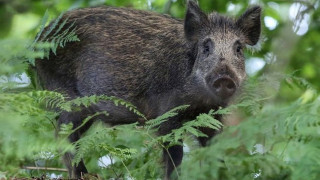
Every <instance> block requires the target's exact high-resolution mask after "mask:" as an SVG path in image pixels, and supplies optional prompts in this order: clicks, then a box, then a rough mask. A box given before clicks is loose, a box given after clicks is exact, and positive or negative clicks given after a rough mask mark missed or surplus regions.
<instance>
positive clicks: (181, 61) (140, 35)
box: [36, 1, 261, 178]
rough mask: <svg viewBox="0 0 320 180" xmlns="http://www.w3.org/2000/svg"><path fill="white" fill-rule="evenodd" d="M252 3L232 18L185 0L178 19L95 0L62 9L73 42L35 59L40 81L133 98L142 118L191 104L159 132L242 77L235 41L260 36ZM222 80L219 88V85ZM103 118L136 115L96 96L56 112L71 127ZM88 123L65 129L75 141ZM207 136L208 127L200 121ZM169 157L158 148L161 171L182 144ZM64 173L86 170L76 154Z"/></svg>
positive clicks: (221, 100)
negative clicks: (73, 30) (98, 3)
mask: <svg viewBox="0 0 320 180" xmlns="http://www.w3.org/2000/svg"><path fill="white" fill-rule="evenodd" d="M260 11H261V9H260V7H257V6H256V7H252V8H250V9H249V10H248V11H246V12H245V13H244V14H243V15H242V16H241V17H240V18H239V19H238V20H234V19H231V18H227V17H224V16H221V15H219V14H217V13H212V14H210V15H206V14H205V13H203V12H202V11H201V10H200V8H199V7H198V6H197V4H196V3H194V2H193V1H189V2H188V9H187V13H186V18H185V20H184V21H181V20H177V19H174V18H170V17H169V16H166V15H160V14H157V13H154V12H148V11H141V10H134V9H128V8H114V7H96V8H84V9H78V10H73V11H70V12H67V13H66V14H65V15H64V16H63V19H66V18H68V23H69V24H71V23H75V27H76V28H77V35H78V38H79V39H80V41H79V42H72V43H68V44H67V46H66V47H65V48H59V49H58V50H57V55H54V54H52V53H51V54H50V59H49V60H37V61H36V70H37V73H38V75H39V78H40V80H41V82H42V83H43V86H44V88H46V89H49V90H54V91H59V92H64V93H66V94H67V95H68V96H69V97H70V98H76V97H82V96H88V95H94V94H96V95H101V94H103V95H108V96H116V97H119V98H122V99H125V100H127V101H129V102H131V103H133V104H134V105H135V106H136V107H137V108H138V110H139V111H140V112H142V113H144V114H145V115H146V117H147V118H148V119H151V118H155V117H157V116H159V115H162V114H163V113H165V112H166V111H168V110H170V109H172V108H174V107H176V106H179V105H183V104H189V105H191V106H190V107H189V109H188V111H187V112H184V113H181V114H179V115H178V116H177V117H174V118H172V119H170V120H169V121H167V122H165V123H163V124H162V125H161V126H160V129H159V134H166V133H169V132H170V131H171V130H172V129H176V128H179V127H181V125H182V122H184V121H187V120H192V119H194V118H195V117H196V116H197V115H198V114H199V113H206V112H208V111H209V110H210V109H216V108H217V107H219V106H226V105H227V103H228V101H229V99H230V97H231V96H232V95H233V94H234V91H235V90H236V89H238V88H239V87H240V86H241V83H242V81H243V80H244V79H245V68H244V56H243V52H242V49H243V47H244V46H245V45H246V44H248V45H254V44H256V43H257V41H258V39H259V36H260ZM221 88H222V90H221ZM102 110H107V111H108V112H109V113H110V116H108V117H103V116H101V117H99V119H102V120H103V121H105V122H106V123H109V124H111V125H115V124H123V123H133V122H137V121H138V118H139V117H138V116H137V115H135V114H133V113H132V112H130V111H128V110H127V109H125V108H122V107H116V106H114V105H113V104H112V103H107V102H101V103H98V104H96V105H93V106H92V107H90V108H86V109H83V110H82V111H79V112H72V113H67V112H63V113H62V114H61V115H60V117H59V123H60V124H61V123H69V122H72V123H73V125H74V128H75V127H77V126H79V125H80V124H81V121H82V120H83V119H84V118H85V117H87V116H88V115H90V114H93V113H94V112H97V111H102ZM89 126H90V125H89V124H88V125H87V126H85V127H84V128H82V129H80V130H79V131H77V132H75V133H74V134H72V135H71V137H70V140H71V141H76V140H78V139H79V138H80V136H81V134H82V133H83V132H84V131H86V130H87V129H88V128H89ZM202 131H203V132H204V133H206V134H207V135H208V136H209V137H208V138H200V139H199V141H200V143H201V144H202V145H206V142H207V140H208V139H210V138H211V137H212V136H213V135H214V134H215V133H216V132H215V131H214V130H211V129H205V128H203V129H202ZM169 153H170V155H171V156H172V159H173V161H174V162H171V160H170V159H169V158H168V156H169V155H168V154H167V153H166V152H164V161H165V165H166V173H165V174H166V178H169V176H170V174H171V172H172V171H173V169H174V165H173V163H174V164H175V166H178V165H179V164H180V163H181V160H182V156H183V152H182V146H173V147H171V148H169ZM71 159H72V154H70V153H67V154H66V156H65V160H66V164H67V166H68V168H69V171H70V176H72V177H79V176H80V174H81V173H82V172H84V173H86V172H87V170H86V168H85V166H84V163H83V162H80V164H79V165H78V166H77V167H72V166H71V163H70V161H71Z"/></svg>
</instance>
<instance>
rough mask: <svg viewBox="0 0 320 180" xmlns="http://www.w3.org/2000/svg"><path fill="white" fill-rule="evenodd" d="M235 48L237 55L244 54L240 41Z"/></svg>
mask: <svg viewBox="0 0 320 180" xmlns="http://www.w3.org/2000/svg"><path fill="white" fill-rule="evenodd" d="M234 48H235V51H236V54H238V55H239V54H242V45H241V43H240V42H239V41H236V43H235V44H234Z"/></svg>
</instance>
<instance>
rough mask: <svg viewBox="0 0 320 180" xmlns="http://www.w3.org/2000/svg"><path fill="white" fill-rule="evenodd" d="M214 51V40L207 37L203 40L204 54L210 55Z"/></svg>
mask: <svg viewBox="0 0 320 180" xmlns="http://www.w3.org/2000/svg"><path fill="white" fill-rule="evenodd" d="M212 51H213V42H212V41H211V39H209V38H208V39H206V40H205V41H204V42H203V54H204V55H205V56H206V57H208V56H209V55H210V54H211V53H212Z"/></svg>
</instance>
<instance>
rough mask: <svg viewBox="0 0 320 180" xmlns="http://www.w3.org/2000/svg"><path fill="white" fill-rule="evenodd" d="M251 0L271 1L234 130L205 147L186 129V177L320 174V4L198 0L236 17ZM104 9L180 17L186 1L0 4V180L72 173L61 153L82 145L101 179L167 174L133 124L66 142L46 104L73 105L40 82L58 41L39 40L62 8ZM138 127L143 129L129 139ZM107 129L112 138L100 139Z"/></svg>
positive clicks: (11, 0)
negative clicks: (39, 70)
mask: <svg viewBox="0 0 320 180" xmlns="http://www.w3.org/2000/svg"><path fill="white" fill-rule="evenodd" d="M251 4H258V5H260V6H262V7H263V16H262V26H263V31H262V38H261V42H260V44H259V45H257V46H256V47H253V48H251V47H249V50H247V51H246V58H247V61H246V70H247V73H248V75H249V76H248V81H247V84H246V86H245V87H244V92H243V95H240V96H239V98H237V99H236V100H235V102H234V106H232V108H230V109H227V110H226V111H222V112H220V113H221V114H229V112H233V113H232V114H231V115H227V116H226V118H225V124H227V125H229V127H225V132H223V133H222V134H221V135H219V136H217V137H216V138H215V139H214V140H213V142H212V143H211V145H210V146H209V147H206V148H199V147H198V146H197V145H196V143H195V142H194V141H193V139H192V136H190V134H193V135H196V136H197V134H196V133H192V132H189V133H185V134H184V135H183V136H184V138H185V141H186V144H185V147H186V148H185V152H186V154H187V155H186V157H187V158H185V160H184V162H183V164H182V166H181V169H180V173H179V174H178V175H177V176H178V178H181V179H319V178H320V169H319V167H320V98H319V90H320V80H319V77H320V9H319V6H320V1H319V0H243V1H237V0H199V5H200V7H201V8H202V9H203V10H204V11H205V12H208V13H209V12H212V11H217V12H219V13H222V14H226V15H228V16H239V15H240V14H241V13H242V12H244V10H245V9H246V8H247V7H248V6H250V5H251ZM99 5H108V6H119V7H130V8H135V9H143V10H148V11H156V12H159V13H165V14H170V15H171V16H173V17H176V18H181V19H182V18H183V17H184V13H185V8H186V2H185V0H0V27H1V28H0V179H7V178H10V177H29V178H30V177H40V176H43V178H57V177H61V176H64V177H66V176H67V175H66V172H65V167H64V166H63V164H62V163H61V154H62V153H63V152H65V151H70V150H71V151H72V150H74V149H75V148H74V147H75V146H78V147H80V149H81V148H82V149H81V153H79V154H80V155H79V156H77V158H78V159H81V158H84V159H85V161H86V163H87V164H88V169H89V170H90V172H93V173H96V174H99V177H95V176H92V177H90V178H92V179H94V178H102V179H107V178H124V179H157V178H159V177H161V168H160V161H161V160H160V159H161V158H160V156H161V152H160V151H161V149H162V148H161V147H159V146H156V144H152V143H151V144H148V143H146V142H148V141H153V140H159V139H151V140H150V139H149V140H148V139H147V138H148V137H146V136H145V134H143V133H141V132H140V133H139V132H138V130H137V128H136V127H134V126H123V127H120V128H119V129H116V130H115V129H113V128H101V127H102V125H101V124H98V125H96V126H95V127H94V128H92V130H90V132H88V135H87V136H86V138H87V139H85V140H83V141H82V142H79V143H78V144H76V145H74V144H69V143H68V142H67V141H66V138H65V137H66V136H67V135H68V133H70V131H71V130H70V128H69V129H68V127H66V129H65V132H59V134H60V135H61V136H62V137H64V138H59V139H58V140H57V139H56V138H55V130H56V129H55V128H56V124H55V121H54V119H55V117H56V116H58V114H57V112H54V111H50V110H48V108H47V107H48V106H49V107H57V106H58V105H57V104H59V107H62V105H61V104H63V103H64V106H63V107H66V106H65V104H66V103H68V102H66V101H65V100H64V97H62V95H61V94H58V93H54V92H48V91H40V90H37V89H35V88H34V86H33V85H32V83H31V80H30V79H32V78H33V77H32V76H33V75H32V73H30V72H29V71H28V66H29V64H30V63H31V64H32V62H33V61H32V59H34V58H39V57H43V54H44V52H43V51H42V50H43V49H45V48H48V47H47V46H50V45H48V44H45V43H44V44H41V43H38V42H35V41H34V39H35V37H36V35H37V32H39V30H41V27H42V26H43V25H44V24H48V23H49V20H50V19H51V20H53V19H55V18H57V17H58V16H59V15H60V13H62V12H65V11H68V10H71V9H75V8H82V7H90V6H99ZM48 17H49V18H48ZM34 43H37V44H36V45H35V44H34ZM66 43H67V42H66ZM59 98H60V99H59ZM57 102H59V103H57ZM239 121H243V122H242V123H240V125H236V124H238V122H239ZM106 129H107V130H106ZM130 129H131V130H130ZM132 129H135V131H133V130H132ZM68 131H69V132H68ZM121 132H123V133H121ZM124 132H125V133H124ZM129 132H132V133H135V134H134V135H130V138H129V137H128V133H129ZM186 132H188V131H187V130H186ZM98 133H104V134H105V136H104V137H102V136H99V138H100V139H99V138H97V137H95V136H93V135H95V134H98ZM198 135H199V134H198ZM90 138H91V139H90ZM98 142H99V143H98ZM157 142H158V143H159V141H157ZM103 143H108V144H103ZM95 144H99V145H101V146H99V148H98V147H96V146H94V145H95ZM151 145H152V146H151ZM89 147H93V149H94V150H93V149H90V148H89ZM222 160H223V161H222ZM110 164H111V165H110ZM200 164H201V165H200ZM50 168H51V169H50Z"/></svg>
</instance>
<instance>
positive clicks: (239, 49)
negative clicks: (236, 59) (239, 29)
mask: <svg viewBox="0 0 320 180" xmlns="http://www.w3.org/2000/svg"><path fill="white" fill-rule="evenodd" d="M241 50H242V47H241V46H239V45H238V46H237V53H240V52H241Z"/></svg>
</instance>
